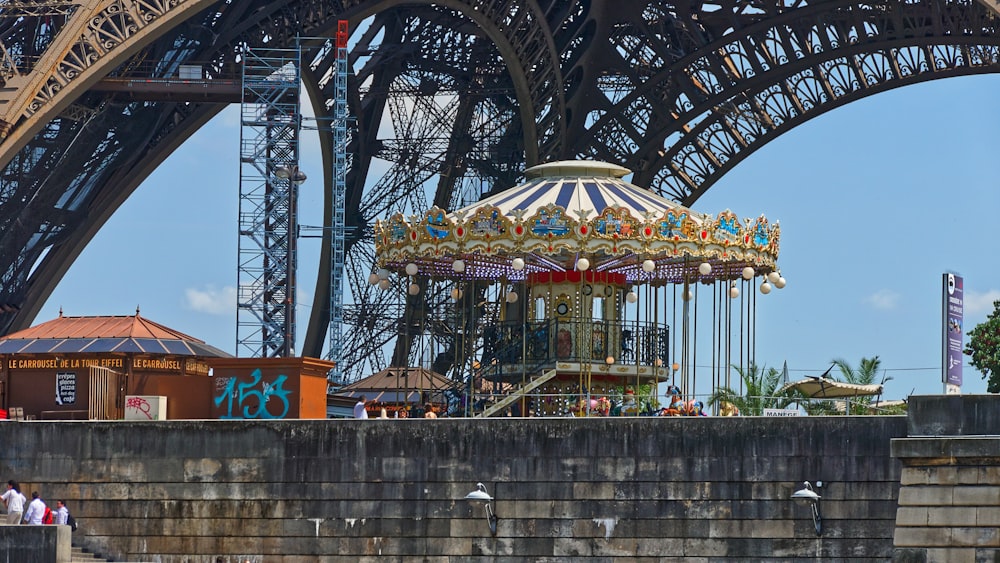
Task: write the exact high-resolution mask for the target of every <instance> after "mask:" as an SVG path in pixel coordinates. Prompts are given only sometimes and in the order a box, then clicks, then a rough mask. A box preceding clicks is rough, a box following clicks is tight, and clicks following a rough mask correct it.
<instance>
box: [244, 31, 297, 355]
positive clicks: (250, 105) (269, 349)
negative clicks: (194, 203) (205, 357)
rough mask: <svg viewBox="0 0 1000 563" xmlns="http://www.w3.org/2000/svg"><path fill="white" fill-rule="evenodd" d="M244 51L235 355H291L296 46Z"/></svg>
mask: <svg viewBox="0 0 1000 563" xmlns="http://www.w3.org/2000/svg"><path fill="white" fill-rule="evenodd" d="M242 56H243V77H242V88H243V93H242V97H243V101H242V104H241V117H240V125H241V127H240V200H239V263H238V273H237V309H236V355H237V356H243V357H258V358H277V357H290V356H293V355H294V354H295V267H296V248H297V245H296V237H297V235H298V233H297V231H298V218H297V201H296V195H297V189H298V185H299V184H301V183H302V181H304V180H305V176H304V174H302V172H301V171H300V170H299V168H298V162H299V133H300V128H301V121H302V119H301V115H300V113H299V93H300V80H299V78H300V71H301V66H300V59H301V49H298V48H296V49H266V50H265V51H262V52H261V53H257V52H255V51H254V50H252V49H250V50H247V51H245V52H244V53H242Z"/></svg>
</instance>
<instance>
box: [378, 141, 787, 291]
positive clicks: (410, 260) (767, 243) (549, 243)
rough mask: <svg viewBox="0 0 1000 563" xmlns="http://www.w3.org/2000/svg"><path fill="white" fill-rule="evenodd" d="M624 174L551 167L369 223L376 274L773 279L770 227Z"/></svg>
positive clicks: (593, 167)
mask: <svg viewBox="0 0 1000 563" xmlns="http://www.w3.org/2000/svg"><path fill="white" fill-rule="evenodd" d="M629 173H630V171H629V170H628V169H626V168H622V167H621V166H617V165H614V164H609V163H605V162H596V161H560V162H552V163H548V164H542V165H539V166H535V167H532V168H529V169H528V170H527V171H526V172H525V176H526V177H527V181H526V182H525V183H523V184H521V185H518V186H515V187H513V188H511V189H509V190H506V191H504V192H501V193H499V194H496V195H494V196H491V197H488V198H486V199H484V200H482V201H480V202H478V203H476V204H474V205H470V206H467V207H464V208H461V209H459V210H456V211H454V212H451V213H449V212H446V211H445V210H443V209H440V208H437V207H434V208H432V209H430V210H429V211H427V212H425V213H424V214H422V215H412V216H410V217H404V216H403V215H402V214H396V215H394V216H392V217H390V218H389V219H388V220H386V221H379V222H377V223H376V226H375V241H376V242H375V245H376V247H375V250H376V259H377V262H378V265H379V266H380V267H381V268H384V269H385V270H392V271H397V272H406V273H407V274H409V275H416V274H421V275H425V276H430V277H441V278H459V279H461V278H464V279H483V280H497V279H508V280H510V281H521V280H524V279H525V278H526V276H527V275H528V274H530V273H533V272H553V271H570V270H587V269H591V270H593V271H596V272H609V273H615V274H622V275H624V276H625V277H626V279H627V280H628V281H629V282H646V283H652V284H658V283H660V284H662V283H681V282H696V281H703V282H706V283H708V282H711V281H715V280H720V279H722V280H729V279H737V278H739V277H741V276H743V277H748V276H747V268H749V269H750V270H749V274H750V276H753V275H763V274H768V273H772V272H774V271H775V269H776V261H777V257H778V240H779V237H780V229H779V227H778V225H777V223H775V224H774V225H771V224H770V223H769V222H768V220H767V219H766V218H765V217H764V216H760V217H758V218H756V219H744V220H742V221H741V220H740V219H739V218H738V217H737V216H736V215H735V214H734V213H732V212H731V211H728V210H727V211H724V212H722V213H720V214H719V215H717V216H714V217H713V216H710V215H704V214H702V213H698V212H696V211H693V210H691V209H688V208H686V207H684V206H681V205H679V204H677V203H675V202H673V201H670V200H668V199H665V198H663V197H661V196H659V195H657V194H654V193H653V192H651V191H649V190H647V189H644V188H641V187H639V186H635V185H633V184H630V183H629V182H626V181H625V180H623V179H622V178H623V177H624V176H626V175H627V174H629ZM706 264H707V265H706ZM383 279H384V277H383ZM372 281H373V283H378V279H377V278H375V277H373V278H372Z"/></svg>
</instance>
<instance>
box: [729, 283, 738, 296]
mask: <svg viewBox="0 0 1000 563" xmlns="http://www.w3.org/2000/svg"><path fill="white" fill-rule="evenodd" d="M739 296H740V288H738V287H736V284H735V283H734V284H732V285H731V286H729V297H730V298H731V299H736V298H737V297H739Z"/></svg>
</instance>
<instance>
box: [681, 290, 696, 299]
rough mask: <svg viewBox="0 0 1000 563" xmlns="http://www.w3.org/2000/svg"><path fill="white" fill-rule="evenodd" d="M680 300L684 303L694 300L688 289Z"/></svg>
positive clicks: (692, 293)
mask: <svg viewBox="0 0 1000 563" xmlns="http://www.w3.org/2000/svg"><path fill="white" fill-rule="evenodd" d="M681 299H683V300H685V301H690V300H692V299H694V292H693V291H691V290H690V289H685V290H684V293H683V294H682V295H681Z"/></svg>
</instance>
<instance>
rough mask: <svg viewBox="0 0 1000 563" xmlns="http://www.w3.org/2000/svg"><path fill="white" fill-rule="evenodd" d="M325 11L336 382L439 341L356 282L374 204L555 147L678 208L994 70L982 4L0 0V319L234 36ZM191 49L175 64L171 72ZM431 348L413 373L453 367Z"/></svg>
mask: <svg viewBox="0 0 1000 563" xmlns="http://www.w3.org/2000/svg"><path fill="white" fill-rule="evenodd" d="M338 20H349V21H350V29H352V30H356V31H355V32H354V34H353V37H352V40H351V45H352V46H351V49H350V68H351V69H352V76H351V79H350V82H349V92H348V100H349V102H348V103H349V112H350V115H351V116H352V117H353V120H352V122H351V131H350V134H349V136H350V143H349V146H348V153H349V154H350V155H351V165H350V169H349V171H348V174H347V181H346V184H347V199H346V217H347V227H348V233H349V236H348V240H347V241H346V245H347V259H346V262H347V264H346V271H345V278H346V282H347V284H346V285H347V288H348V290H349V291H350V292H351V294H352V295H353V303H354V304H353V305H351V306H349V307H347V308H346V310H345V314H344V317H345V323H346V324H347V326H346V327H345V344H344V354H345V358H344V359H345V363H346V365H347V366H349V367H348V369H349V373H348V379H352V378H356V377H357V376H359V375H362V374H368V373H373V372H374V371H377V370H380V369H383V368H384V367H386V366H388V365H407V364H408V363H409V362H410V361H412V360H413V359H414V354H415V352H414V350H413V349H411V348H412V346H411V345H410V342H412V340H411V339H409V338H407V337H406V336H407V335H408V334H409V333H410V332H412V331H416V330H426V329H427V326H431V327H432V328H431V332H432V333H434V334H436V335H438V337H439V338H440V339H441V340H442V348H441V349H443V350H446V351H447V350H448V347H449V346H453V345H454V343H453V341H452V340H450V337H449V334H448V331H446V330H444V329H441V330H435V329H433V325H434V324H435V323H444V315H443V313H441V312H440V311H441V310H442V304H441V303H440V302H436V301H433V300H434V299H436V298H434V297H426V296H418V297H410V298H408V301H407V302H406V303H396V302H394V299H395V297H393V298H390V297H389V295H390V294H393V293H394V292H380V291H378V290H377V289H376V288H373V287H372V286H370V285H369V284H368V283H367V281H366V280H367V277H368V275H369V273H370V271H371V270H370V269H371V265H372V263H373V262H374V256H373V248H374V244H373V241H372V240H371V236H372V235H371V226H372V223H373V222H374V221H375V219H377V218H383V217H388V216H389V215H391V214H392V213H394V212H397V211H404V210H407V209H410V210H412V209H427V208H429V207H430V206H431V205H437V206H439V207H441V208H445V209H453V208H455V207H456V206H457V205H459V204H461V203H463V202H464V203H470V202H472V201H475V200H477V199H479V198H480V197H482V196H483V195H486V194H489V193H491V192H495V191H499V190H502V189H505V188H507V187H510V186H512V185H514V184H515V183H516V182H517V181H518V180H519V177H520V174H521V171H522V170H524V168H525V167H526V166H530V165H533V164H536V163H540V162H545V161H549V160H555V159H567V158H590V159H598V160H604V161H608V162H614V163H616V164H621V165H623V166H625V167H628V168H629V169H631V170H633V171H634V177H633V179H632V181H633V183H636V184H638V185H641V186H645V187H648V188H649V189H651V190H653V191H655V192H657V193H659V194H661V195H664V196H666V197H669V198H671V199H673V200H675V201H677V202H679V203H682V204H684V205H691V204H692V203H693V202H694V201H695V200H697V199H698V197H699V196H701V195H702V194H703V193H704V192H705V191H706V190H708V189H709V188H710V187H711V186H712V185H713V184H714V183H715V182H716V181H718V180H719V178H721V177H722V176H723V175H724V174H726V172H728V171H729V170H730V169H732V168H733V167H734V166H735V165H736V164H737V163H739V162H740V161H742V160H743V159H744V158H747V157H748V156H749V155H751V154H752V153H753V152H754V151H755V150H757V149H759V148H760V147H762V146H763V145H765V144H766V143H768V142H769V141H771V140H773V139H775V138H776V137H777V136H779V135H781V134H782V133H785V132H787V131H789V130H790V129H792V128H793V127H795V126H797V125H799V124H801V123H804V122H805V121H807V120H809V119H811V118H812V117H815V116H817V115H820V114H822V113H824V112H826V111H829V110H831V109H834V108H836V107H839V106H841V105H843V104H847V103H850V102H852V101H855V100H858V99H861V98H864V97H866V96H869V95H872V94H876V93H878V92H882V91H885V90H889V89H891V88H896V87H899V86H905V85H909V84H915V83H919V82H922V81H926V80H931V79H935V78H947V77H953V76H960V75H968V74H979V73H993V72H997V71H1000V37H998V31H997V26H998V21H1000V20H998V18H997V3H996V2H995V1H993V0H981V1H979V2H976V1H968V0H967V1H961V2H958V1H948V0H914V1H907V2H901V1H896V0H893V1H876V2H874V3H873V2H864V3H859V2H851V1H847V0H830V1H825V2H818V3H811V2H804V1H798V0H787V1H783V2H759V1H733V0H721V1H719V2H713V3H689V4H683V3H668V2H654V1H633V0H623V1H618V2H602V1H572V0H508V1H488V0H448V1H445V2H438V3H432V2H424V1H415V2H410V3H406V4H403V5H400V4H399V3H398V2H394V1H389V0H341V1H336V0H285V1H281V2H275V1H272V0H268V1H264V0H240V1H238V2H232V1H221V0H65V1H60V0H7V1H0V83H2V88H0V135H2V139H0V166H2V172H0V334H3V333H7V332H10V331H12V330H17V329H21V328H25V327H27V326H28V325H29V324H30V323H31V322H32V321H33V320H34V317H35V315H36V314H37V312H38V311H39V309H40V308H41V307H42V305H43V304H44V303H45V301H46V299H47V297H48V296H49V295H50V293H51V292H52V290H53V289H54V288H55V286H56V285H57V284H58V283H59V281H60V279H61V278H62V276H63V274H64V273H65V272H66V271H67V269H68V268H69V267H70V265H71V264H72V263H73V261H74V260H75V259H76V257H77V256H79V254H80V252H81V251H82V250H83V248H84V247H85V246H86V244H87V243H88V242H89V241H90V240H91V239H92V238H93V237H94V235H95V234H96V233H97V232H98V231H99V230H100V228H101V226H102V225H103V224H104V223H105V222H106V221H107V219H108V218H109V217H110V216H111V215H112V214H113V213H114V212H115V210H116V209H117V208H118V207H119V206H120V205H121V204H122V203H123V202H124V201H125V199H126V198H127V197H128V196H129V194H131V193H132V191H133V190H135V189H136V188H138V187H139V186H140V185H141V183H142V181H143V180H144V179H145V178H146V177H147V176H149V174H150V173H151V172H152V171H153V170H154V169H155V168H156V167H157V165H159V164H160V163H162V162H163V161H164V160H165V159H166V158H167V156H168V155H169V154H170V153H171V152H172V151H173V150H174V149H175V148H177V147H178V146H179V145H181V144H182V143H184V142H185V140H186V139H188V138H189V137H190V136H191V135H192V134H193V133H194V132H195V131H197V130H198V129H199V128H200V127H201V126H202V125H204V124H205V123H206V122H207V121H208V120H209V119H211V118H212V117H213V116H214V115H216V114H217V113H218V112H220V111H221V110H222V109H223V108H224V107H225V106H226V105H227V104H231V103H239V101H240V94H241V93H240V91H239V87H238V83H239V80H238V79H239V72H240V61H241V54H242V53H244V52H246V49H248V48H252V49H254V50H266V49H267V48H272V47H273V48H275V49H280V48H288V47H291V46H294V45H295V44H296V38H298V37H325V36H333V34H335V33H336V28H337V22H338ZM303 60H304V61H308V64H307V65H304V68H303V69H302V71H303V72H302V76H303V82H304V85H305V89H306V91H307V92H309V93H310V96H311V103H312V105H313V108H314V109H315V111H316V112H317V116H319V117H323V116H328V114H329V113H330V111H332V110H330V109H328V108H331V107H332V102H331V100H332V97H333V95H334V84H333V82H334V81H333V80H332V79H331V76H332V74H333V73H332V67H333V65H334V64H335V60H334V57H333V55H332V54H330V53H325V54H324V53H322V52H321V51H320V50H319V49H318V48H317V50H316V51H315V52H309V51H308V47H307V52H306V53H305V54H304V58H303ZM191 65H197V66H198V67H200V71H199V74H198V80H196V81H194V83H192V82H191V81H188V82H187V83H184V82H183V81H179V80H177V77H178V72H179V69H181V68H182V67H189V66H191ZM383 123H391V124H392V127H391V131H387V129H389V128H388V127H383V126H381V124H383ZM329 135H330V133H329V132H322V131H321V132H320V136H321V138H322V142H324V143H329V142H330V139H329ZM332 181H333V180H332V178H331V177H329V176H328V177H326V178H325V181H324V186H325V189H326V193H327V197H328V198H329V197H330V194H331V185H332ZM233 189H236V187H235V186H234V187H233ZM327 224H330V223H329V217H327ZM324 246H326V247H328V246H329V245H324ZM320 263H321V264H326V266H325V267H324V266H321V267H320V272H319V275H318V279H317V282H316V292H315V298H314V303H316V305H315V306H314V309H313V311H312V314H311V316H310V319H309V323H308V328H307V336H306V339H305V342H304V346H303V350H302V354H303V355H309V356H320V355H321V352H322V346H323V343H324V336H325V331H326V327H327V324H328V322H329V313H330V312H329V303H330V299H329V279H330V277H329V276H330V272H329V264H330V260H329V256H326V255H324V256H322V257H321V260H320ZM403 293H405V292H403ZM417 300H423V301H420V302H417ZM441 301H444V299H442V300H441ZM417 312H419V315H421V319H417V318H416V316H417ZM418 325H419V327H420V328H418ZM449 343H450V344H449ZM434 360H435V362H434V363H435V365H434V366H432V367H433V368H434V369H435V370H437V371H447V369H448V368H449V367H450V366H451V365H453V364H454V361H455V360H454V354H450V355H449V354H448V353H442V354H441V355H440V357H438V358H435V359H434Z"/></svg>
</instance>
